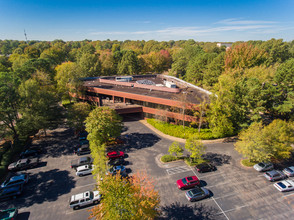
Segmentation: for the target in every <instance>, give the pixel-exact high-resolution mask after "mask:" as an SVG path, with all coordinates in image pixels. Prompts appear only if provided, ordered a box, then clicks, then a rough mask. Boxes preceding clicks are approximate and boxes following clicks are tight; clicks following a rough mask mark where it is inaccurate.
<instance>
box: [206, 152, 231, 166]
mask: <svg viewBox="0 0 294 220" xmlns="http://www.w3.org/2000/svg"><path fill="white" fill-rule="evenodd" d="M202 158H203V159H205V160H208V161H210V162H211V163H212V164H213V165H214V166H222V165H223V164H230V161H231V159H232V157H231V156H229V155H226V154H218V153H212V152H207V153H206V154H203V155H202Z"/></svg>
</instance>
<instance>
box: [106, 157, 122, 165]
mask: <svg viewBox="0 0 294 220" xmlns="http://www.w3.org/2000/svg"><path fill="white" fill-rule="evenodd" d="M125 163H126V161H125V160H124V159H123V158H115V159H111V160H109V161H108V166H117V165H124V164H125Z"/></svg>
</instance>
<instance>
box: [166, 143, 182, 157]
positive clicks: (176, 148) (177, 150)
mask: <svg viewBox="0 0 294 220" xmlns="http://www.w3.org/2000/svg"><path fill="white" fill-rule="evenodd" d="M168 152H169V153H170V155H173V154H176V156H177V157H180V156H182V155H183V152H184V149H183V147H182V146H181V145H180V144H179V142H176V141H175V142H173V143H172V144H171V145H170V146H169V149H168Z"/></svg>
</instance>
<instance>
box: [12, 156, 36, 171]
mask: <svg viewBox="0 0 294 220" xmlns="http://www.w3.org/2000/svg"><path fill="white" fill-rule="evenodd" d="M38 164H39V158H25V159H20V160H18V161H17V162H14V163H11V164H10V165H9V166H8V170H10V171H18V170H26V169H30V168H34V167H36V166H38Z"/></svg>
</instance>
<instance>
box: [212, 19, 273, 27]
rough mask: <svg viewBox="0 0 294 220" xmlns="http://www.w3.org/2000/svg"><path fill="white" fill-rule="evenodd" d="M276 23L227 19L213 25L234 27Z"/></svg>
mask: <svg viewBox="0 0 294 220" xmlns="http://www.w3.org/2000/svg"><path fill="white" fill-rule="evenodd" d="M276 23H278V22H276V21H262V20H242V19H238V18H229V19H224V20H220V21H217V22H216V23H215V24H225V25H236V24H241V25H245V24H276Z"/></svg>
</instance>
